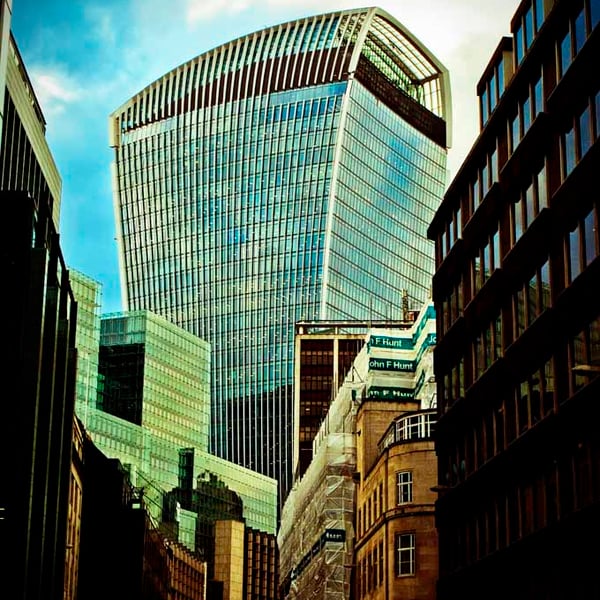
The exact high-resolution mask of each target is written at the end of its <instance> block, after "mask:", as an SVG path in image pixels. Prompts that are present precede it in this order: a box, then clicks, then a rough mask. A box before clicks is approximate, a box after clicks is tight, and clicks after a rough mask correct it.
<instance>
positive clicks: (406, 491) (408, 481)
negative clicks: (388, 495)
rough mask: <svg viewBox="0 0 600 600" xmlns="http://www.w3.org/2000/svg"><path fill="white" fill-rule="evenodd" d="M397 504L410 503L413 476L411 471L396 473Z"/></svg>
mask: <svg viewBox="0 0 600 600" xmlns="http://www.w3.org/2000/svg"><path fill="white" fill-rule="evenodd" d="M396 486H397V489H398V502H397V503H398V504H410V503H411V502H412V501H413V478H412V472H411V471H400V472H399V473H396Z"/></svg>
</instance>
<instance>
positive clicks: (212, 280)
mask: <svg viewBox="0 0 600 600" xmlns="http://www.w3.org/2000/svg"><path fill="white" fill-rule="evenodd" d="M449 123H450V91H449V79H448V74H447V71H446V69H445V68H444V67H443V65H441V64H440V62H439V61H438V60H437V59H436V58H435V57H434V56H433V55H432V54H431V53H430V52H429V51H428V50H427V49H426V48H424V47H423V46H422V45H421V44H420V43H419V42H418V41H417V40H416V39H415V38H414V36H412V35H411V34H410V33H409V32H408V31H406V29H405V28H404V27H403V26H402V25H401V24H400V23H399V22H398V21H397V20H396V19H395V18H394V17H392V16H391V15H389V14H387V13H386V12H384V11H382V10H380V9H378V8H367V9H360V10H347V11H339V12H335V13H329V14H325V15H317V16H312V17H307V18H304V19H300V20H297V21H293V22H289V23H285V24H281V25H277V26H274V27H270V28H267V29H265V30H263V31H259V32H256V33H252V34H250V35H247V36H245V37H243V38H240V39H238V40H234V41H231V42H229V43H227V44H224V45H222V46H220V47H218V48H215V49H213V50H210V51H208V52H206V53H204V54H202V55H200V56H198V57H196V58H194V59H192V60H190V61H189V62H187V63H185V64H183V65H180V66H179V67H176V68H175V69H173V70H172V71H170V72H169V73H167V74H165V75H164V76H163V77H161V78H160V79H158V80H157V81H155V82H154V83H152V84H150V85H149V86H147V87H146V88H144V89H143V90H141V91H140V92H139V93H138V94H136V95H135V96H134V97H133V98H131V99H130V100H128V101H127V102H126V103H125V104H123V105H122V106H121V107H120V108H118V109H117V110H116V111H115V112H114V113H113V114H112V115H111V116H110V132H111V134H110V135H111V142H110V143H111V146H112V147H114V163H113V186H114V201H115V208H116V215H117V236H118V241H119V249H120V261H121V284H122V290H123V297H124V298H123V299H124V306H125V307H126V308H127V309H128V310H138V309H142V308H144V309H148V310H151V311H153V312H156V313H159V314H161V315H163V316H164V317H166V318H167V319H169V320H171V321H173V322H174V323H176V324H178V325H180V326H181V327H183V328H185V329H187V330H189V331H191V332H192V333H194V334H196V335H198V336H200V337H202V338H203V339H206V340H207V341H209V342H210V344H211V348H212V352H213V360H212V390H211V401H212V423H211V443H212V451H213V452H214V453H215V454H217V455H219V456H221V457H223V458H226V459H228V460H231V461H233V462H236V463H239V464H241V465H244V466H246V467H248V468H251V469H253V470H256V471H259V472H261V473H263V474H266V475H269V476H271V477H275V478H276V479H278V481H279V484H280V492H279V493H280V499H283V498H284V497H285V495H286V494H287V490H288V489H289V486H290V484H291V477H292V432H293V424H292V419H293V412H294V411H293V393H292V382H293V348H294V323H295V322H296V321H297V320H301V319H302V320H312V319H361V318H362V319H368V318H373V319H378V318H386V319H390V318H399V315H400V314H401V301H400V299H401V290H407V291H408V295H409V297H410V298H411V301H412V303H413V304H414V305H415V306H421V305H422V304H423V302H425V301H426V300H427V299H428V298H429V295H430V284H431V278H432V275H433V270H434V259H433V246H432V242H431V241H428V239H427V235H426V233H427V226H428V224H429V223H430V222H431V219H432V217H433V214H434V211H435V210H436V209H437V207H438V205H439V202H440V199H441V197H442V194H443V192H444V189H445V184H446V148H447V146H449V139H448V133H447V131H448V130H449Z"/></svg>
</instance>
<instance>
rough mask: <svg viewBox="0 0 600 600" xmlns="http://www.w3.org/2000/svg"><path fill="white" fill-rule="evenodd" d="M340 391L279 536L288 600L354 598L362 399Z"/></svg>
mask: <svg viewBox="0 0 600 600" xmlns="http://www.w3.org/2000/svg"><path fill="white" fill-rule="evenodd" d="M353 391H355V388H354V387H353V385H352V384H351V383H350V382H348V380H347V383H346V384H345V385H343V386H342V387H341V388H340V392H339V393H338V396H337V398H336V400H335V401H334V402H333V404H332V405H331V409H330V411H329V413H328V415H327V418H326V419H325V421H324V422H323V424H322V425H321V430H320V432H319V435H318V436H317V438H316V439H315V454H314V458H313V460H312V462H311V464H310V466H309V467H308V469H307V471H306V473H305V474H304V476H303V477H302V479H301V480H300V481H298V482H297V483H296V485H295V486H294V488H293V489H292V491H291V492H290V494H289V496H288V499H287V500H286V503H285V506H284V508H283V511H282V518H281V527H280V529H279V534H278V540H277V541H278V544H279V548H280V562H279V565H280V574H281V577H282V586H281V588H282V590H281V591H282V593H283V597H285V598H287V599H290V600H291V599H300V598H311V599H312V598H322V599H323V600H348V599H349V598H350V587H351V576H352V557H353V550H354V502H355V483H354V479H353V475H354V472H355V471H356V440H355V436H354V430H355V423H356V405H357V402H356V401H355V400H354V398H355V397H356V394H353V393H352V392H353Z"/></svg>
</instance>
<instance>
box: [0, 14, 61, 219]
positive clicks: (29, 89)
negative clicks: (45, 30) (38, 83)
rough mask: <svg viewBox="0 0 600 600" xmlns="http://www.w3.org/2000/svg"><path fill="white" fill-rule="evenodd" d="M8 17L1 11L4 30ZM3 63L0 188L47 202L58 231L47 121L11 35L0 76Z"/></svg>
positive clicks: (57, 186)
mask: <svg viewBox="0 0 600 600" xmlns="http://www.w3.org/2000/svg"><path fill="white" fill-rule="evenodd" d="M7 15H8V13H7V12H6V9H5V8H3V10H2V19H3V22H2V26H3V27H5V24H6V22H5V21H4V19H5V18H6V17H7ZM4 61H6V86H5V88H4V107H3V114H2V140H1V142H0V144H1V145H2V154H1V157H0V189H2V190H11V191H23V190H26V191H27V192H29V194H30V195H31V196H32V197H33V198H36V199H37V200H38V201H40V202H44V203H46V204H47V205H48V206H49V207H50V211H51V215H52V221H53V223H54V228H55V229H56V230H58V229H59V220H60V198H61V188H62V182H61V179H60V175H59V173H58V170H57V168H56V164H55V162H54V158H53V157H52V154H51V152H50V149H49V147H48V144H47V143H46V120H45V119H44V115H43V113H42V110H41V108H40V105H39V102H38V100H37V98H36V96H35V92H34V91H33V86H32V85H31V81H30V80H29V76H28V74H27V70H26V68H25V65H24V63H23V59H22V58H21V54H20V53H19V48H18V47H17V44H16V42H15V40H14V38H13V36H12V34H11V35H10V37H9V40H8V43H5V42H3V43H2V54H1V55H0V75H1V74H2V72H1V69H2V68H4V66H3V65H4Z"/></svg>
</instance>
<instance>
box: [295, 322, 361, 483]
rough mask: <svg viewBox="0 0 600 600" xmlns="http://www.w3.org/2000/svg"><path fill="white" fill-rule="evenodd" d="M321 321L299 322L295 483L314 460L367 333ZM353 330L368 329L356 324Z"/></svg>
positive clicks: (296, 357)
mask: <svg viewBox="0 0 600 600" xmlns="http://www.w3.org/2000/svg"><path fill="white" fill-rule="evenodd" d="M328 325H331V324H330V323H329V324H328V323H325V322H321V323H319V322H318V321H316V322H312V323H305V322H302V321H301V322H299V323H296V335H295V349H294V377H295V386H294V396H295V397H294V405H295V407H296V423H297V424H298V432H297V433H295V435H294V445H295V448H294V465H295V466H294V480H297V479H299V478H300V477H302V475H304V473H305V472H306V469H307V468H308V466H309V465H310V463H311V461H312V458H313V440H314V439H315V436H316V435H317V434H318V433H319V427H320V426H321V423H322V422H323V419H324V418H325V417H326V415H327V412H328V411H329V407H330V406H331V402H332V400H333V394H334V393H335V390H337V389H338V387H339V382H340V381H342V380H343V378H344V377H345V375H346V373H348V371H349V370H350V369H351V368H352V363H353V362H354V359H355V358H356V355H357V354H358V353H359V352H360V349H361V348H362V347H363V346H364V343H365V336H366V333H365V332H364V331H363V333H356V332H348V327H346V328H343V327H342V330H340V327H339V326H338V327H330V326H329V327H328ZM351 325H352V328H354V326H356V327H357V328H358V329H363V330H364V329H365V327H364V324H363V326H362V327H361V326H360V324H357V323H356V322H353V323H352V324H351Z"/></svg>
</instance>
